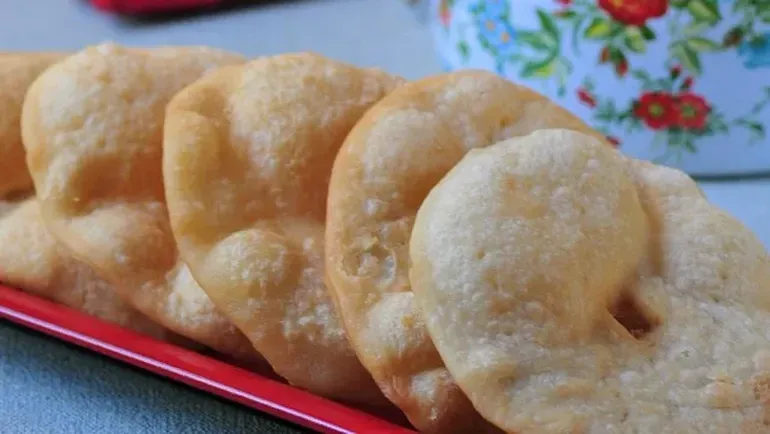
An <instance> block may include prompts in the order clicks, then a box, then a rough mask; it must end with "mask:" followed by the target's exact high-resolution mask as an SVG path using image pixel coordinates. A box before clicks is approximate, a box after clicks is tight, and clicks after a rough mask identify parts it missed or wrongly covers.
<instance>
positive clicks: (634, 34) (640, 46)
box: [623, 26, 647, 53]
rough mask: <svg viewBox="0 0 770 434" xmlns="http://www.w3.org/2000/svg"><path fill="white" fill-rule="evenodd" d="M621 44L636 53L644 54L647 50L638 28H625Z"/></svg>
mask: <svg viewBox="0 0 770 434" xmlns="http://www.w3.org/2000/svg"><path fill="white" fill-rule="evenodd" d="M623 42H624V43H625V44H626V47H628V49H629V50H631V51H634V52H636V53H644V52H645V51H646V50H647V42H645V39H644V35H642V31H641V30H640V29H639V27H633V26H630V27H626V30H625V35H624V36H623Z"/></svg>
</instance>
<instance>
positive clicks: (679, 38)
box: [429, 0, 770, 176]
mask: <svg viewBox="0 0 770 434" xmlns="http://www.w3.org/2000/svg"><path fill="white" fill-rule="evenodd" d="M760 3H761V4H760ZM429 20H430V25H431V26H432V30H433V34H434V36H435V41H436V47H437V50H438V53H439V55H440V58H441V60H442V62H443V63H444V65H445V67H446V69H447V70H455V69H460V68H481V69H487V70H492V71H496V72H498V73H499V74H501V75H503V76H505V77H508V78H510V79H511V80H513V81H515V82H517V83H521V84H524V85H527V86H529V87H531V88H533V89H535V90H537V91H539V92H541V93H543V94H545V95H547V96H549V97H550V98H552V99H554V100H556V101H558V102H559V103H560V104H562V105H563V106H564V107H566V108H567V109H569V110H571V111H572V112H574V113H576V114H577V115H579V116H581V117H582V118H583V119H584V120H586V121H587V122H589V123H590V124H591V125H593V126H594V127H595V128H597V129H599V130H601V131H603V132H604V133H605V134H607V136H608V137H611V138H612V139H613V140H616V141H617V142H618V144H619V146H620V147H621V149H622V150H623V151H624V152H625V153H627V154H629V155H632V156H635V157H638V158H644V159H649V160H654V161H656V162H660V163H663V164H667V165H670V166H674V167H678V168H681V169H683V170H685V171H687V172H689V173H691V174H693V175H696V176H741V175H748V174H761V173H767V174H770V136H769V135H770V2H767V1H762V2H760V1H755V0H470V1H466V0H432V3H431V7H430V12H429Z"/></svg>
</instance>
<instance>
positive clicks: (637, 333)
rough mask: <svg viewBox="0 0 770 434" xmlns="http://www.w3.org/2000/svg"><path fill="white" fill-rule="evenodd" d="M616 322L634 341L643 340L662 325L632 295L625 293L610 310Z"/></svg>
mask: <svg viewBox="0 0 770 434" xmlns="http://www.w3.org/2000/svg"><path fill="white" fill-rule="evenodd" d="M610 313H611V314H612V317H613V318H615V320H616V321H617V322H618V323H619V324H620V325H622V326H623V328H625V329H626V330H627V331H628V333H629V334H630V335H631V336H633V337H634V339H637V340H642V339H644V338H645V337H646V336H648V335H649V334H650V333H652V332H653V331H655V329H656V328H657V327H658V326H659V325H660V319H658V318H656V317H655V316H654V315H651V314H650V312H649V311H648V310H646V309H645V308H644V307H643V306H642V305H641V304H640V303H639V302H638V301H637V300H636V299H635V298H634V297H633V296H632V295H631V294H628V293H624V294H623V295H621V296H620V298H618V300H617V301H616V302H615V304H614V305H613V306H612V309H610Z"/></svg>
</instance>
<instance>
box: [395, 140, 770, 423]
mask: <svg viewBox="0 0 770 434" xmlns="http://www.w3.org/2000/svg"><path fill="white" fill-rule="evenodd" d="M410 258H411V261H412V268H411V271H410V278H411V279H410V281H411V282H412V285H413V288H414V291H415V297H416V298H417V300H418V302H419V304H420V307H421V308H422V312H423V315H424V317H425V319H426V323H427V327H428V329H429V331H430V335H431V337H432V338H433V342H434V343H435V344H436V346H437V348H438V350H439V352H440V353H441V355H442V358H443V360H444V361H445V362H446V365H447V367H448V369H449V371H450V372H451V373H452V375H453V377H454V378H455V379H456V381H457V382H458V384H460V386H461V387H462V388H463V390H465V391H466V393H467V394H468V396H469V398H470V399H471V400H472V401H473V403H474V405H475V406H476V408H478V409H479V411H480V412H481V413H482V414H483V415H484V416H485V417H487V418H488V419H489V420H490V421H492V422H494V423H496V424H497V425H498V426H500V427H501V428H503V429H505V430H506V431H507V432H515V433H564V432H581V433H597V434H598V433H607V432H611V433H626V432H645V433H647V432H654V433H657V432H660V433H666V434H668V433H671V434H674V433H725V432H742V433H767V432H770V418H769V417H768V415H770V406H768V402H769V401H768V399H769V396H768V393H767V379H768V378H770V337H769V335H768V332H767V330H768V329H770V315H768V310H770V256H768V254H767V252H766V251H765V249H764V247H763V246H762V244H761V243H760V242H759V240H757V239H756V237H755V236H753V234H751V233H750V231H748V230H747V229H746V228H745V227H743V226H742V225H741V224H740V223H738V222H737V221H736V220H734V219H733V218H731V217H729V216H728V215H726V214H725V213H724V212H722V211H720V210H718V209H716V208H715V207H713V206H712V205H710V204H709V203H708V202H707V201H706V199H705V198H704V197H703V195H702V193H701V192H700V190H699V189H698V188H697V186H696V185H695V183H694V182H693V181H692V180H691V179H690V178H689V177H687V176H686V175H684V174H683V173H681V172H679V171H677V170H674V169H669V168H664V167H659V166H655V165H653V164H650V163H642V162H638V161H634V160H630V159H627V158H625V157H623V156H621V155H620V154H619V153H617V152H616V151H614V150H611V149H610V148H608V147H606V146H605V144H603V143H600V142H599V141H598V140H595V139H592V138H590V137H588V136H586V135H583V134H579V133H576V132H573V131H564V130H548V131H538V132H536V133H534V134H532V135H529V136H527V137H524V138H519V139H512V140H508V141H504V142H501V143H498V144H496V145H494V146H491V147H489V148H486V149H483V150H478V151H474V152H472V153H470V154H468V155H467V156H466V157H465V158H464V159H463V160H462V161H461V162H460V163H459V164H458V165H457V166H455V167H454V168H453V169H452V171H451V172H450V173H449V174H448V175H447V176H446V177H444V178H443V180H442V181H441V183H440V184H439V185H438V186H436V187H435V188H434V189H433V190H432V191H431V193H430V194H429V196H428V198H427V199H426V200H425V201H424V202H423V204H422V206H421V208H420V211H419V213H418V215H417V219H416V222H415V225H414V230H413V232H412V236H411V240H410Z"/></svg>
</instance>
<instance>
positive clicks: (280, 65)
mask: <svg viewBox="0 0 770 434" xmlns="http://www.w3.org/2000/svg"><path fill="white" fill-rule="evenodd" d="M399 82H400V80H399V79H396V78H393V77H391V76H389V75H387V74H385V73H382V72H380V71H375V70H362V69H359V68H355V67H353V66H349V65H346V64H342V63H339V62H335V61H332V60H330V59H327V58H325V57H322V56H318V55H314V54H309V53H297V54H284V55H280V56H274V57H265V58H261V59H257V60H254V61H252V62H249V63H247V64H245V65H238V66H232V67H228V68H223V69H221V70H220V71H218V72H216V73H214V74H211V75H209V76H207V77H205V78H203V79H201V80H199V81H198V82H196V83H195V84H193V85H191V86H189V87H188V88H187V89H185V90H184V91H182V92H180V93H179V94H178V95H177V96H176V97H175V98H174V99H173V100H172V102H171V103H170V104H169V106H168V109H167V115H166V126H165V139H164V146H165V149H164V152H165V157H164V176H165V181H166V194H167V198H168V204H169V212H170V215H171V221H172V225H173V228H174V234H175V236H176V239H177V241H178V244H179V247H180V251H181V253H182V255H183V257H184V258H185V261H186V262H187V263H188V264H189V266H190V269H191V270H192V272H193V274H194V275H195V277H196V279H198V281H199V282H200V283H201V286H202V287H203V289H204V290H205V291H206V292H207V293H208V294H209V296H210V297H211V299H212V300H213V301H214V303H215V304H216V305H217V306H218V307H219V308H220V309H221V310H222V312H224V313H225V314H226V315H228V317H229V318H230V319H231V320H232V321H233V323H234V324H236V326H238V327H239V328H240V330H241V331H243V332H244V333H245V334H246V335H247V336H248V337H249V338H250V340H251V342H252V343H253V344H254V346H255V347H256V348H257V349H258V350H259V351H260V353H262V354H263V355H264V356H265V358H266V359H267V360H268V362H270V364H271V365H272V366H273V369H274V370H275V371H276V372H277V373H278V374H279V375H281V376H283V377H284V378H286V379H287V380H288V381H289V382H290V383H292V384H294V385H297V386H299V387H302V388H305V389H308V390H310V391H313V392H315V393H318V394H321V395H324V396H328V397H333V398H337V399H341V400H346V401H356V402H361V403H366V404H370V405H383V404H385V403H387V400H385V399H384V397H383V396H382V393H381V392H380V390H379V389H378V388H377V386H376V385H375V383H374V382H373V381H372V378H371V376H370V375H369V373H368V372H367V371H366V370H365V369H364V368H363V367H362V366H361V364H360V362H359V361H358V358H357V356H356V354H355V352H354V351H353V350H352V349H351V348H350V345H349V343H348V341H347V337H346V336H345V332H344V330H343V329H342V327H341V325H340V323H339V320H338V319H337V317H336V315H335V313H334V308H333V306H332V301H331V299H330V297H329V294H328V292H327V289H326V287H325V284H324V282H323V225H324V218H325V210H326V191H327V185H328V180H329V175H330V172H331V166H332V163H333V160H334V156H335V155H336V153H337V150H338V149H339V146H340V145H341V144H342V141H343V140H344V138H345V136H346V135H347V133H348V131H349V130H350V129H351V128H352V127H353V125H354V124H355V123H356V121H357V120H358V119H359V118H360V116H361V115H362V114H363V112H364V111H365V110H366V109H367V108H368V107H369V106H370V105H372V104H373V103H374V102H376V101H377V100H379V99H380V98H382V96H384V95H385V94H386V93H387V92H388V91H390V90H391V89H392V88H393V87H395V86H396V85H397V84H398V83H399Z"/></svg>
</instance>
